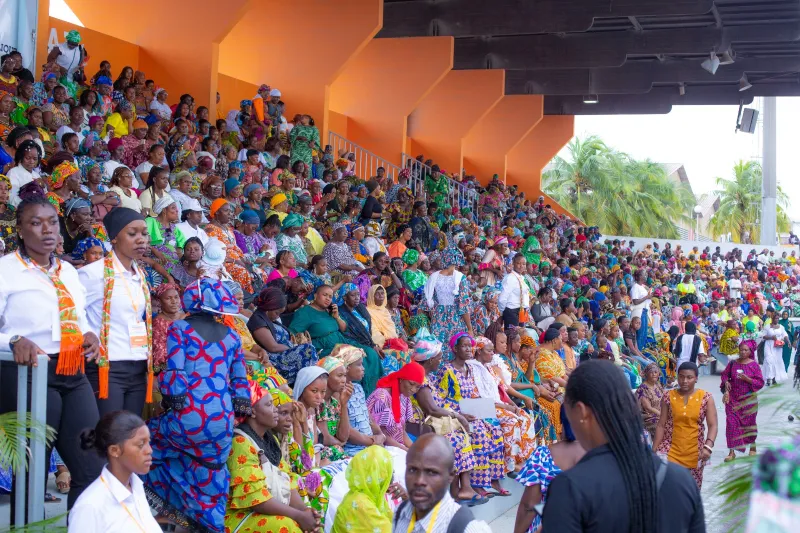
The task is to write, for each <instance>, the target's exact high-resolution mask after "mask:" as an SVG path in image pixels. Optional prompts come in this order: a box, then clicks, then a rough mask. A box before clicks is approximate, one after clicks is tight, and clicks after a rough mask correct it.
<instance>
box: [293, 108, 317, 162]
mask: <svg viewBox="0 0 800 533" xmlns="http://www.w3.org/2000/svg"><path fill="white" fill-rule="evenodd" d="M310 122H311V117H310V116H308V115H302V116H301V118H300V122H297V123H295V125H294V128H292V131H291V132H290V133H289V142H290V143H291V146H292V148H291V153H292V159H291V161H290V164H294V162H295V161H302V162H303V163H305V164H306V166H307V167H310V166H311V156H312V154H313V153H314V152H315V151H319V149H320V146H319V143H320V140H319V130H318V129H317V127H316V126H312V125H310Z"/></svg>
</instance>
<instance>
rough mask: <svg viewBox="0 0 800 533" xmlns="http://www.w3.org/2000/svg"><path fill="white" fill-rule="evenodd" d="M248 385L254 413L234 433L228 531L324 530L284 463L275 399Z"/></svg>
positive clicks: (255, 385) (286, 532)
mask: <svg viewBox="0 0 800 533" xmlns="http://www.w3.org/2000/svg"><path fill="white" fill-rule="evenodd" d="M249 385H250V403H251V405H252V410H253V414H252V416H250V417H247V418H243V419H240V421H239V424H238V426H237V427H236V429H234V432H233V441H232V443H231V454H230V457H228V465H227V466H228V470H229V471H230V476H231V482H230V489H229V498H228V500H229V504H228V508H227V511H226V513H225V530H226V531H250V532H253V533H279V532H280V533H302V532H303V531H309V530H314V529H316V528H319V527H320V525H321V523H320V516H319V515H318V513H316V512H315V511H313V510H312V509H310V508H309V507H307V506H306V504H305V503H304V502H303V499H302V498H301V497H300V494H299V493H298V490H297V480H296V479H293V478H292V476H290V475H289V474H288V473H287V472H286V471H285V466H284V465H283V464H282V463H283V457H282V453H281V445H280V443H279V441H278V438H277V437H276V435H275V433H274V431H275V429H276V428H277V426H278V423H279V418H278V415H277V413H276V411H275V405H274V403H273V402H274V399H273V396H272V394H271V392H269V391H267V390H264V389H263V388H262V387H261V386H260V385H259V384H258V383H255V382H253V381H251V382H250V383H249ZM265 459H266V460H265Z"/></svg>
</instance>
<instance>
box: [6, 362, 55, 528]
mask: <svg viewBox="0 0 800 533" xmlns="http://www.w3.org/2000/svg"><path fill="white" fill-rule="evenodd" d="M48 360H49V358H48V357H47V355H44V354H40V355H38V356H37V363H38V365H37V366H36V367H32V368H31V370H32V371H33V375H32V377H31V409H30V412H31V417H32V419H33V420H34V421H35V424H33V427H32V428H31V433H33V434H34V438H32V439H31V442H30V443H28V442H26V440H25V434H24V433H22V434H20V435H19V436H18V437H17V459H18V464H19V465H20V466H19V468H17V471H16V472H15V473H14V476H15V478H16V487H15V495H16V498H15V501H13V502H12V505H14V515H15V516H14V526H15V527H22V526H24V525H25V523H26V520H25V514H26V513H25V498H24V495H25V487H26V484H27V477H30V481H31V486H30V490H28V502H27V510H28V513H27V517H28V520H27V522H38V521H40V520H43V519H44V489H45V487H44V484H45V468H47V466H48V465H45V464H44V462H45V435H44V434H43V432H42V431H43V428H45V427H46V425H47V363H48ZM0 361H11V362H13V361H14V356H13V355H12V354H11V352H9V351H7V350H6V351H0ZM27 413H28V367H27V366H24V365H17V421H18V422H19V424H20V426H25V425H27V416H26V415H27ZM28 446H30V453H31V454H30V461H26V454H27V447H28ZM26 463H27V464H29V465H30V476H27V472H26V469H25V464H26Z"/></svg>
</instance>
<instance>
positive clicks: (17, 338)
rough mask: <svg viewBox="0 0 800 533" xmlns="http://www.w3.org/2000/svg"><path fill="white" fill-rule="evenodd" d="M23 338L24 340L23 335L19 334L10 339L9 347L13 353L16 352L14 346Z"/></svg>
mask: <svg viewBox="0 0 800 533" xmlns="http://www.w3.org/2000/svg"><path fill="white" fill-rule="evenodd" d="M21 340H22V337H20V336H19V335H13V336H12V337H11V338H10V339H9V340H8V347H9V349H10V350H11V352H12V353H13V352H14V346H15V345H16V344H17V343H18V342H19V341H21Z"/></svg>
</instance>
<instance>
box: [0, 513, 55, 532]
mask: <svg viewBox="0 0 800 533" xmlns="http://www.w3.org/2000/svg"><path fill="white" fill-rule="evenodd" d="M66 517H67V515H66V514H62V515H58V516H54V517H52V518H48V519H46V520H42V521H41V522H35V523H33V524H28V525H26V526H23V527H21V528H14V527H8V528H0V533H67V527H66V526H60V525H57V524H60V523H63V522H64V520H65V519H66Z"/></svg>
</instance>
